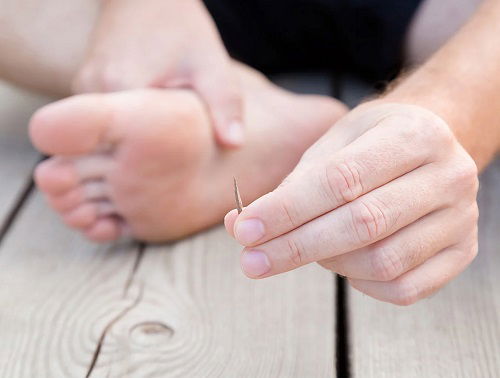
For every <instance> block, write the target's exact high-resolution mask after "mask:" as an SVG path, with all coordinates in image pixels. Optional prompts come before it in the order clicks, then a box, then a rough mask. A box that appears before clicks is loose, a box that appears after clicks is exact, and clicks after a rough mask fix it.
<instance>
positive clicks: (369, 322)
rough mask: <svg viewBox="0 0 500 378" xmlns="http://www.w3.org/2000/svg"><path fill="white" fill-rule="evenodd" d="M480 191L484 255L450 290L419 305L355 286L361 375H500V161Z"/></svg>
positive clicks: (354, 333) (354, 339)
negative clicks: (385, 299) (380, 298)
mask: <svg viewBox="0 0 500 378" xmlns="http://www.w3.org/2000/svg"><path fill="white" fill-rule="evenodd" d="M479 197H480V200H479V202H480V214H481V215H480V225H479V234H480V247H479V254H478V257H477V258H476V259H475V261H474V262H473V263H472V265H471V267H469V268H468V269H467V270H466V271H465V272H464V273H462V274H461V275H460V277H458V278H457V279H455V280H454V281H452V282H451V283H450V284H449V285H448V286H447V287H445V288H444V289H443V290H442V291H440V292H439V293H437V294H436V295H434V296H433V297H432V298H430V299H428V300H424V301H422V302H420V303H417V304H415V305H413V306H411V307H396V306H392V305H389V304H385V303H381V302H377V301H375V300H373V299H371V298H368V297H367V296H363V295H361V294H359V293H358V292H355V291H354V290H351V291H350V296H349V313H350V334H351V348H352V355H351V361H352V371H353V373H354V374H353V375H354V376H355V377H363V378H364V377H377V378H381V377H415V378H417V377H418V378H420V377H443V378H444V377H464V378H466V377H467V378H468V377H498V376H500V290H499V289H500V161H497V162H496V164H494V165H493V166H491V167H490V168H489V169H488V170H487V172H485V173H484V175H483V177H482V180H481V192H480V196H479Z"/></svg>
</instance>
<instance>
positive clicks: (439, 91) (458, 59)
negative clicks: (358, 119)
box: [384, 0, 500, 169]
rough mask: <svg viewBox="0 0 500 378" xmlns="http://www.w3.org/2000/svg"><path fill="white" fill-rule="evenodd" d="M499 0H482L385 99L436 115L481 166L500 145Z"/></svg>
mask: <svg viewBox="0 0 500 378" xmlns="http://www.w3.org/2000/svg"><path fill="white" fill-rule="evenodd" d="M498 36H500V1H499V0H486V1H485V2H484V4H483V5H482V6H481V7H480V9H479V10H478V12H477V13H476V14H475V15H474V16H473V17H472V18H471V20H470V21H469V22H468V23H467V24H466V25H465V26H464V27H463V28H462V29H461V30H460V31H459V32H458V33H457V34H456V35H455V36H454V37H453V38H452V39H451V40H450V41H449V42H448V43H447V44H445V45H444V46H443V47H442V48H441V49H440V50H439V51H438V52H437V53H436V54H434V55H433V56H432V57H431V58H430V59H429V60H428V61H427V62H426V63H425V64H423V65H422V66H421V67H420V68H418V69H417V70H416V71H415V72H413V73H412V74H411V75H409V76H408V77H407V78H405V79H404V80H402V81H401V82H400V83H399V84H397V85H396V86H395V87H394V89H392V90H391V91H389V92H388V93H387V94H386V95H385V96H384V99H385V100H389V101H394V102H405V103H412V104H416V105H420V106H423V107H425V108H427V109H430V110H432V111H433V112H435V113H436V114H438V115H440V116H441V117H442V118H443V119H444V120H445V121H447V123H448V124H449V125H450V127H451V128H452V129H453V131H454V133H455V135H456V137H457V138H458V140H459V141H460V143H461V144H462V145H463V146H464V147H465V149H466V150H467V151H468V152H469V154H470V155H471V156H472V157H473V158H474V160H475V161H476V164H477V165H478V167H479V169H482V168H484V167H485V166H486V165H487V164H488V162H489V161H490V160H491V159H492V158H493V156H494V155H495V153H496V152H498V151H499V150H500V43H499V40H498Z"/></svg>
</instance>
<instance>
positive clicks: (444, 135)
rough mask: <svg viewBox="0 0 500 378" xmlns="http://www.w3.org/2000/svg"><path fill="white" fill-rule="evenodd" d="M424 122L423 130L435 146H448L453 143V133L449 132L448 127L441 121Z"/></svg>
mask: <svg viewBox="0 0 500 378" xmlns="http://www.w3.org/2000/svg"><path fill="white" fill-rule="evenodd" d="M424 122H425V129H426V130H427V131H428V133H429V136H430V137H431V138H432V140H433V141H434V142H435V143H436V144H439V145H440V146H443V145H448V146H449V145H451V144H453V143H454V142H455V135H454V134H453V131H451V129H450V127H449V126H448V125H447V124H446V122H444V121H443V120H441V119H431V120H426V121H424Z"/></svg>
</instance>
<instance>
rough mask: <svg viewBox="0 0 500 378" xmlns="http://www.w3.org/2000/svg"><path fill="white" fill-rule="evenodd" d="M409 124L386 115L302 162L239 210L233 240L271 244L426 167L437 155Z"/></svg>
mask: <svg viewBox="0 0 500 378" xmlns="http://www.w3.org/2000/svg"><path fill="white" fill-rule="evenodd" d="M412 122H415V121H412V120H411V119H410V118H408V117H402V116H390V117H387V118H386V119H384V120H383V121H381V122H380V125H378V126H377V127H375V128H372V129H369V130H368V131H366V132H365V133H364V134H363V135H361V136H360V137H358V138H357V139H356V140H354V141H353V142H351V143H350V144H348V145H347V146H345V147H344V148H342V149H341V150H339V151H337V152H332V154H331V155H330V156H325V158H323V159H321V158H320V157H318V156H315V157H314V159H315V160H314V161H309V160H307V158H306V159H303V160H302V161H301V162H300V163H299V165H298V166H297V168H296V169H295V170H294V172H292V174H290V176H289V177H288V178H287V179H285V181H284V182H283V184H282V185H280V186H279V187H278V188H277V189H276V190H274V191H273V192H271V193H268V194H266V195H264V196H263V197H261V198H259V199H258V200H256V201H255V202H253V203H252V204H250V205H249V206H247V207H246V208H245V209H244V210H243V212H242V213H241V214H240V216H239V217H238V218H237V219H236V221H235V223H234V234H235V238H236V240H237V241H238V242H239V243H241V244H242V245H244V246H253V245H257V244H261V243H263V242H266V241H268V240H271V239H273V238H275V237H277V236H280V235H282V234H284V233H287V232H289V231H292V230H294V229H296V228H298V227H299V226H301V225H303V224H304V223H306V222H309V221H311V220H312V219H315V218H317V217H319V216H321V215H323V214H325V213H327V212H329V211H331V210H333V209H336V208H338V207H339V206H342V205H344V204H346V203H348V202H351V201H353V200H355V199H356V198H358V197H360V196H362V195H363V194H366V193H368V192H370V191H372V190H373V189H376V188H378V187H380V186H382V185H384V184H386V183H388V182H389V181H392V180H394V179H395V178H397V177H399V176H402V175H404V174H405V173H408V172H410V171H412V170H413V169H416V168H418V167H419V166H421V165H423V164H425V163H427V162H428V161H429V160H430V158H431V157H432V156H433V155H436V154H438V153H439V151H436V149H435V148H433V146H432V145H431V144H430V143H429V142H428V138H427V135H426V132H425V130H423V131H422V130H421V127H416V125H413V124H412ZM328 137H329V138H333V137H334V135H329V136H328ZM324 144H325V143H323V145H322V148H323V150H324V149H325V146H324Z"/></svg>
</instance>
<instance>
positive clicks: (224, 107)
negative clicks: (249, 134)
mask: <svg viewBox="0 0 500 378" xmlns="http://www.w3.org/2000/svg"><path fill="white" fill-rule="evenodd" d="M192 86H193V87H194V89H195V90H196V91H197V92H198V94H199V95H200V96H201V98H202V99H203V101H204V102H205V103H206V104H207V106H208V109H209V112H210V115H211V118H212V120H213V125H214V132H215V137H216V139H217V141H218V142H219V144H220V145H222V146H223V147H229V148H231V147H240V146H242V145H243V143H244V139H245V136H244V126H243V98H242V93H241V89H240V87H239V83H238V80H237V78H236V75H235V74H234V72H233V71H232V70H231V68H230V67H229V65H227V66H226V67H225V68H222V69H221V68H218V69H216V70H206V69H204V70H203V71H200V72H198V73H197V74H195V75H194V80H193V83H192Z"/></svg>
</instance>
